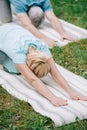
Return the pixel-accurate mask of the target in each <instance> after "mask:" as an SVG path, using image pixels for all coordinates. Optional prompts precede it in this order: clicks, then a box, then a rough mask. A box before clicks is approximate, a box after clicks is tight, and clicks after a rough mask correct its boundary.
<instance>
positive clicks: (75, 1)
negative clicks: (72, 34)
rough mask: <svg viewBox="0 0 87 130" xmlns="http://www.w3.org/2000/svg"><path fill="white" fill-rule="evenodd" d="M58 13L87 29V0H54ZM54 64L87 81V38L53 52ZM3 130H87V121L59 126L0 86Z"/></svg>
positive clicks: (0, 112) (53, 3) (1, 125)
mask: <svg viewBox="0 0 87 130" xmlns="http://www.w3.org/2000/svg"><path fill="white" fill-rule="evenodd" d="M51 1H52V5H53V9H54V12H55V14H56V15H57V16H58V17H59V18H61V19H64V20H66V21H68V22H70V23H73V24H75V25H78V26H81V27H83V28H86V29H87V6H86V5H87V0H51ZM51 51H52V54H53V57H54V59H55V61H56V62H57V63H58V64H60V65H62V66H64V67H65V68H67V69H68V70H70V71H72V72H74V73H75V74H77V75H80V76H82V77H84V78H86V79H87V39H85V40H81V41H78V42H74V43H71V44H69V45H67V46H65V47H61V48H59V47H57V46H56V47H54V48H52V49H51ZM0 130H87V120H83V121H79V120H78V119H77V122H75V123H72V124H69V125H65V126H62V127H56V126H55V124H54V123H53V122H52V121H51V120H50V119H49V118H47V117H44V116H42V115H40V114H39V113H37V112H35V111H34V109H33V108H32V107H31V106H30V105H29V104H28V103H26V102H24V101H20V100H19V99H17V98H15V97H12V96H11V95H10V94H8V92H6V90H4V89H3V88H2V87H1V86H0Z"/></svg>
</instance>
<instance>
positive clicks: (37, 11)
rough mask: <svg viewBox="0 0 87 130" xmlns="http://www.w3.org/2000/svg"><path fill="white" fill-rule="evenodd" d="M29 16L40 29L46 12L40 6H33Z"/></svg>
mask: <svg viewBox="0 0 87 130" xmlns="http://www.w3.org/2000/svg"><path fill="white" fill-rule="evenodd" d="M28 15H29V18H30V19H31V22H32V24H33V25H34V26H35V27H39V25H41V24H42V22H43V21H44V19H45V16H44V12H43V11H42V9H41V8H40V7H38V6H31V8H30V9H29V11H28Z"/></svg>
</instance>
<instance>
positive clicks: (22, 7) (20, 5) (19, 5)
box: [9, 0, 52, 13]
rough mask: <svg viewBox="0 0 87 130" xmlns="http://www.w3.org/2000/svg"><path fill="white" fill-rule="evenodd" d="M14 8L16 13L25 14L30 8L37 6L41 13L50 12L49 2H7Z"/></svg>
mask: <svg viewBox="0 0 87 130" xmlns="http://www.w3.org/2000/svg"><path fill="white" fill-rule="evenodd" d="M9 1H10V2H11V4H12V5H13V6H14V8H15V11H16V13H26V12H28V10H29V8H30V7H31V6H39V7H41V9H42V10H43V12H47V11H49V10H52V5H51V2H50V0H9Z"/></svg>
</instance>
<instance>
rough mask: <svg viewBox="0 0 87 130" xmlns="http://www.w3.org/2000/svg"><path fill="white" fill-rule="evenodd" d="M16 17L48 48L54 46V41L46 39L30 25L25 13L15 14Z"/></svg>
mask: <svg viewBox="0 0 87 130" xmlns="http://www.w3.org/2000/svg"><path fill="white" fill-rule="evenodd" d="M17 17H18V19H19V20H20V21H21V23H22V25H23V26H24V27H25V28H26V29H28V30H29V31H30V32H31V33H32V34H33V35H35V36H36V37H37V38H39V39H40V40H42V41H44V42H45V43H46V44H47V45H48V46H49V47H52V46H54V45H56V41H54V40H53V39H51V38H48V37H47V36H46V35H44V34H43V33H41V32H40V31H39V30H38V29H37V28H36V27H34V25H33V24H32V23H31V20H30V18H29V17H28V15H27V14H26V13H19V14H17Z"/></svg>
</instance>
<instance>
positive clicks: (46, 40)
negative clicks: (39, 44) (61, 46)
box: [42, 37, 57, 48]
mask: <svg viewBox="0 0 87 130" xmlns="http://www.w3.org/2000/svg"><path fill="white" fill-rule="evenodd" d="M42 41H44V43H46V44H47V45H48V46H49V47H50V48H51V47H54V46H56V45H57V41H56V40H53V39H51V38H48V37H44V38H43V39H42Z"/></svg>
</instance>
